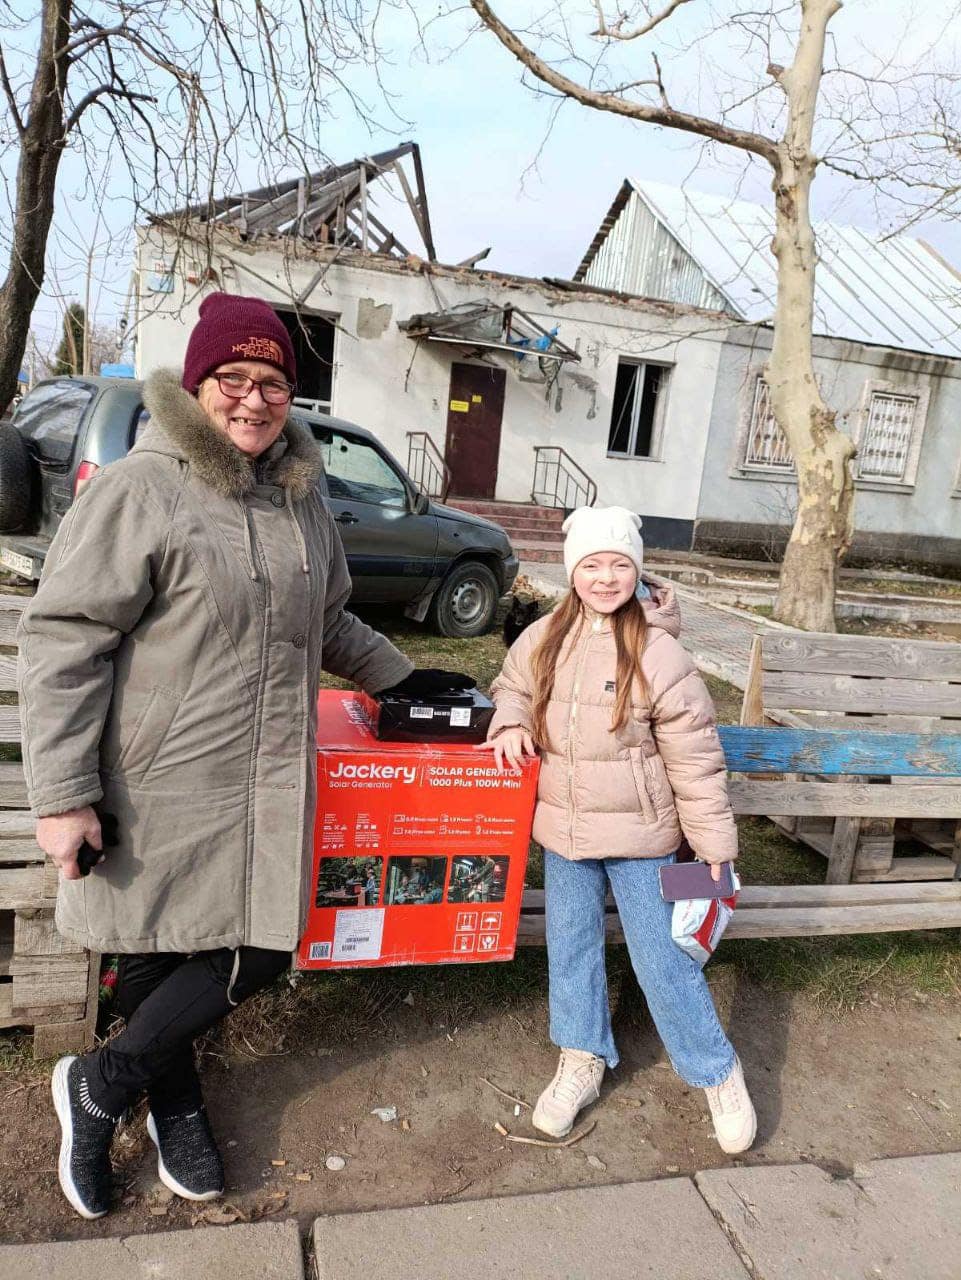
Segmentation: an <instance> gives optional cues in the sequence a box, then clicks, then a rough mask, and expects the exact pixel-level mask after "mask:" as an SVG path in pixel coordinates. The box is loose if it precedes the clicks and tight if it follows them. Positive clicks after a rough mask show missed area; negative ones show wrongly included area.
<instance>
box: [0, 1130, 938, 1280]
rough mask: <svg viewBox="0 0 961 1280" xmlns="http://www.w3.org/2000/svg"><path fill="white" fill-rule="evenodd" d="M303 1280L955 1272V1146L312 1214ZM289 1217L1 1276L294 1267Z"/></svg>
mask: <svg viewBox="0 0 961 1280" xmlns="http://www.w3.org/2000/svg"><path fill="white" fill-rule="evenodd" d="M313 1246H314V1251H315V1261H316V1275H317V1280H453V1278H454V1277H458V1278H460V1280H511V1278H513V1277H516V1278H517V1280H639V1278H643V1277H650V1280H958V1277H959V1276H961V1153H950V1154H946V1155H934V1156H913V1157H908V1158H905V1159H896V1160H872V1161H870V1162H869V1163H867V1164H866V1165H864V1166H862V1167H860V1168H858V1169H855V1170H854V1173H853V1175H852V1176H851V1177H850V1178H834V1177H832V1176H831V1175H830V1174H828V1173H825V1172H824V1171H823V1170H822V1169H819V1168H818V1167H817V1166H816V1165H812V1164H797V1165H782V1166H774V1167H768V1166H763V1165H759V1166H754V1167H752V1168H737V1167H731V1168H725V1169H711V1170H708V1171H706V1172H704V1173H698V1174H695V1176H694V1177H693V1178H668V1179H664V1180H659V1181H655V1182H637V1183H626V1184H623V1185H620V1186H599V1187H590V1188H586V1189H583V1190H577V1191H555V1192H548V1193H544V1194H541V1195H529V1196H508V1197H504V1198H502V1199H494V1200H473V1201H471V1200H464V1201H459V1202H457V1203H456V1204H441V1205H428V1206H426V1207H418V1208H412V1209H384V1210H380V1211H377V1212H369V1213H351V1214H338V1215H335V1216H332V1217H327V1218H318V1219H317V1221H316V1222H315V1224H314V1228H313ZM303 1278H304V1266H303V1262H302V1258H301V1248H300V1236H299V1232H298V1228H297V1224H296V1223H295V1222H293V1221H289V1222H285V1223H259V1224H257V1225H254V1226H232V1227H208V1228H205V1229H202V1230H195V1231H175V1232H158V1233H157V1234H154V1235H142V1236H131V1237H127V1238H126V1239H113V1240H109V1239H108V1240H87V1241H73V1242H70V1243H62V1244H48V1245H23V1246H6V1247H2V1248H0V1280H303Z"/></svg>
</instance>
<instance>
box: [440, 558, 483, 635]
mask: <svg viewBox="0 0 961 1280" xmlns="http://www.w3.org/2000/svg"><path fill="white" fill-rule="evenodd" d="M498 594H499V593H498V589H497V579H496V578H495V577H494V575H493V573H492V572H491V571H490V569H488V567H487V565H486V564H481V563H480V562H479V561H477V560H467V561H465V562H464V563H462V564H458V565H455V566H454V568H453V569H451V571H450V573H449V574H448V575H447V577H446V578H445V579H444V581H443V582H442V583H441V584H440V587H439V588H438V590H437V594H436V595H435V596H434V599H433V602H432V604H431V621H432V622H433V625H434V627H435V628H436V629H437V630H438V631H439V632H440V633H441V635H442V636H451V637H453V638H455V639H466V638H467V637H468V636H480V635H483V634H484V632H485V631H489V630H490V626H491V623H492V622H493V621H494V614H495V613H496V611H497V600H498Z"/></svg>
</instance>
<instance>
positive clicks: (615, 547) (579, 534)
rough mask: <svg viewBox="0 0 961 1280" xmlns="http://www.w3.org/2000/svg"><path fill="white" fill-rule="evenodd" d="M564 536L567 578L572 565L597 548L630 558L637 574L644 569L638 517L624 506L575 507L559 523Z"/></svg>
mask: <svg viewBox="0 0 961 1280" xmlns="http://www.w3.org/2000/svg"><path fill="white" fill-rule="evenodd" d="M561 527H562V528H563V530H564V532H565V533H566V534H567V537H566V539H565V540H564V568H565V569H566V570H567V580H568V582H570V580H571V576H572V574H573V573H574V569H575V568H576V567H577V565H578V564H579V563H580V562H581V561H582V560H583V559H584V557H585V556H592V555H596V554H597V553H598V552H599V551H611V552H616V553H617V554H618V555H622V556H627V558H628V559H629V560H633V561H634V564H635V565H636V567H637V576H638V578H640V576H641V572H642V571H643V569H644V539H643V538H642V537H641V517H640V516H638V515H635V514H634V512H633V511H628V510H627V508H626V507H578V508H577V510H576V511H572V512H571V514H570V515H569V516H568V517H567V519H566V520H565V521H564V523H563V525H562V526H561Z"/></svg>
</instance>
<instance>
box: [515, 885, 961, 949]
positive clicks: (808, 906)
mask: <svg viewBox="0 0 961 1280" xmlns="http://www.w3.org/2000/svg"><path fill="white" fill-rule="evenodd" d="M604 928H605V933H606V936H607V941H608V942H623V941H624V931H623V929H622V928H621V921H620V917H619V916H618V914H617V907H616V906H615V904H614V901H613V899H611V898H609V899H608V901H607V903H606V909H605V915H604ZM958 928H961V883H959V882H957V881H953V882H946V881H940V882H939V883H936V884H903V883H902V884H786V885H746V886H745V887H744V888H743V889H742V890H741V893H740V895H739V897H738V904H737V910H736V911H735V912H734V915H733V917H732V919H731V923H730V924H729V925H728V927H727V931H726V932H725V934H724V936H725V938H810V937H826V936H830V935H838V934H850V933H892V932H900V931H901V930H905V929H958ZM544 941H545V933H544V890H543V889H528V890H527V891H526V892H525V894H524V901H523V905H522V907H521V917H520V924H519V926H518V930H517V945H518V946H519V947H534V946H543V945H544Z"/></svg>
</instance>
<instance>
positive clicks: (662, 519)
mask: <svg viewBox="0 0 961 1280" xmlns="http://www.w3.org/2000/svg"><path fill="white" fill-rule="evenodd" d="M380 188H387V189H388V190H389V191H390V192H392V193H393V195H394V196H398V195H399V196H400V198H402V199H403V200H404V202H405V204H406V207H407V209H408V210H409V218H408V221H410V222H411V223H412V224H413V225H414V226H415V227H416V229H417V234H418V242H417V243H409V242H406V241H402V240H401V239H399V238H398V236H397V234H395V232H394V231H392V230H390V229H388V218H387V216H386V215H384V214H383V213H382V207H381V206H382V205H383V204H385V203H390V199H389V198H388V190H385V192H384V195H383V197H382V199H381V200H379V201H377V202H376V203H375V199H376V197H377V195H378V192H379V189H380ZM394 204H396V200H395V201H394ZM375 210H376V212H375ZM138 255H139V256H138V269H137V277H138V289H137V296H138V314H137V317H136V325H135V332H136V368H137V374H138V376H139V377H143V376H145V375H146V374H147V373H149V372H150V371H151V370H152V369H154V368H156V367H157V366H158V365H176V364H178V363H179V362H180V361H181V360H182V358H183V353H184V350H185V348H186V342H187V336H188V334H189V332H190V329H191V327H192V325H193V324H194V322H195V320H196V316H197V310H198V307H199V305H200V302H201V300H202V298H203V296H204V294H205V293H207V292H210V291H212V290H214V289H224V290H226V291H228V292H231V293H241V294H257V295H259V296H261V297H263V298H265V299H266V300H267V301H269V302H270V303H272V304H273V305H274V306H275V307H276V308H277V309H278V311H279V312H280V314H281V316H282V317H283V318H284V320H285V322H286V323H287V326H288V328H289V329H290V331H291V334H292V336H293V339H294V342H295V346H296V350H297V357H298V367H299V369H300V382H299V386H298V400H299V402H300V403H302V404H304V405H306V406H309V407H311V408H315V409H319V410H320V411H322V412H329V413H332V414H334V415H336V416H338V417H342V418H346V419H349V420H351V421H353V422H356V423H359V424H360V425H361V426H364V427H367V428H368V429H369V430H371V431H373V432H375V433H376V435H377V436H378V437H379V438H380V439H381V440H382V441H383V443H384V444H385V445H386V446H387V448H388V449H390V450H391V452H392V453H394V454H395V456H397V457H398V458H399V459H401V460H402V461H404V462H405V463H407V465H408V469H409V470H410V472H411V474H412V475H414V476H415V478H416V479H418V480H419V481H420V482H421V483H422V484H423V485H424V487H425V488H427V489H429V491H430V492H431V493H432V494H434V495H438V494H444V493H448V494H449V495H450V496H451V498H452V499H458V500H465V501H469V502H471V504H472V505H473V504H474V503H475V502H484V501H489V500H494V499H496V500H498V501H499V502H510V503H525V504H530V503H532V502H533V503H536V504H538V505H539V506H547V507H574V506H577V505H580V504H582V503H585V502H592V501H594V500H596V501H598V502H600V503H604V504H609V503H617V504H623V505H624V506H628V507H631V508H633V509H634V510H638V511H640V512H642V514H643V515H644V517H645V535H646V536H647V537H648V539H649V540H650V541H652V542H653V543H662V544H664V545H669V546H689V545H690V542H691V537H692V532H693V527H694V519H695V515H696V509H697V500H698V493H699V488H700V472H701V466H702V463H703V458H704V454H705V449H706V444H707V435H708V428H709V425H710V416H711V389H712V388H713V386H714V383H715V380H716V377H717V369H718V364H719V360H720V356H721V351H722V348H723V343H724V338H725V334H726V332H727V329H728V327H729V325H730V322H731V317H730V316H726V315H724V314H723V313H718V312H716V311H714V310H707V309H704V308H699V307H695V306H690V305H687V304H685V303H675V302H671V301H651V300H646V299H643V298H635V297H627V296H624V295H622V294H620V293H618V292H617V291H612V290H610V289H605V288H597V287H595V286H593V285H590V284H586V283H578V282H575V281H568V280H560V279H547V280H533V279H525V278H523V277H519V276H512V275H505V274H501V273H498V272H493V271H485V270H483V269H482V267H481V266H479V265H478V263H479V262H480V261H481V260H482V258H483V256H484V255H483V254H478V255H476V257H475V258H473V259H471V260H469V261H467V262H464V263H460V264H455V265H445V264H442V263H440V262H438V261H437V255H436V252H435V249H434V239H433V231H432V228H431V223H430V216H429V210H428V204H427V197H426V192H425V189H424V183H423V175H422V169H421V164H420V156H419V152H418V150H417V147H416V144H414V143H408V144H405V145H404V146H401V147H397V148H395V149H394V150H392V151H387V152H384V153H381V154H379V155H374V156H370V157H365V158H364V159H362V160H358V161H354V162H353V163H351V164H347V165H343V166H338V167H335V168H330V169H327V170H325V171H324V172H322V173H318V174H314V175H311V176H310V178H309V179H306V178H301V179H299V180H294V181H291V182H288V183H283V184H279V185H278V186H277V187H276V188H269V189H264V190H260V191H251V192H248V193H245V194H243V195H240V196H236V197H229V198H225V199H223V200H220V201H218V202H217V203H216V204H215V205H214V206H213V207H212V208H210V209H208V208H204V209H187V210H182V211H180V212H178V213H174V214H170V215H166V216H157V217H155V218H154V219H153V220H152V221H151V222H150V223H149V225H147V226H145V227H143V228H141V229H140V231H139V245H138ZM706 389H707V391H706ZM644 460H647V461H649V462H650V463H651V464H652V465H650V466H644V465H643V462H644ZM625 462H626V463H628V465H626V466H625V465H624V464H625ZM493 514H494V518H497V513H496V512H494V513H493ZM535 514H536V513H535ZM513 537H514V541H515V544H516V543H518V542H519V541H522V538H521V535H520V534H519V533H515V534H514V535H513Z"/></svg>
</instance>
